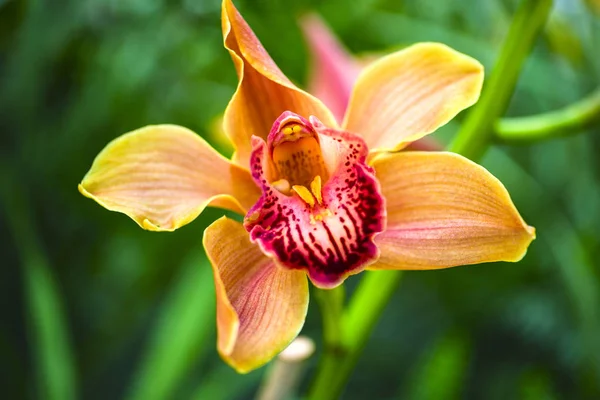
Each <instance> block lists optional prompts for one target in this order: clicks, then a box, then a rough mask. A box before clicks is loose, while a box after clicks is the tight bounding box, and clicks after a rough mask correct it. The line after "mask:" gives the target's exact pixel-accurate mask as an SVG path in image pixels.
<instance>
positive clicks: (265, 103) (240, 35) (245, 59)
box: [222, 0, 337, 168]
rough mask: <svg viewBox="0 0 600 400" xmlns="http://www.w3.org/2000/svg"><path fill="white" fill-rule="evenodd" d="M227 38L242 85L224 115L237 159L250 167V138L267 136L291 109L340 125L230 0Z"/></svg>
mask: <svg viewBox="0 0 600 400" xmlns="http://www.w3.org/2000/svg"><path fill="white" fill-rule="evenodd" d="M222 26H223V41H224V45H225V48H226V49H227V50H228V51H229V53H230V54H231V58H232V60H233V63H234V64H235V68H236V71H237V73H238V78H239V84H238V87H237V90H236V92H235V94H234V95H233V97H232V99H231V101H230V102H229V105H228V106H227V109H226V110H225V115H224V117H223V126H224V130H225V132H226V133H227V135H228V136H229V138H230V139H231V141H232V142H233V145H234V147H235V149H236V151H235V154H234V156H233V161H234V162H236V163H238V164H240V165H242V166H244V167H245V168H248V162H249V157H250V152H251V150H252V147H251V144H250V138H251V137H252V136H253V135H255V136H258V137H261V138H263V139H266V137H267V134H268V133H269V130H270V128H271V125H272V124H273V121H275V120H276V119H277V117H279V115H280V114H281V113H282V112H284V111H286V110H291V111H294V112H296V113H298V114H300V115H316V116H318V117H319V118H320V119H322V120H323V121H325V122H326V123H327V125H328V126H337V122H336V120H335V118H334V117H333V115H332V114H331V111H329V110H328V109H327V107H326V106H325V105H323V103H322V102H321V101H320V100H319V99H317V98H316V97H313V96H311V95H310V94H308V93H306V92H304V91H303V90H300V89H298V88H297V87H296V86H295V85H294V84H293V83H291V82H290V80H289V79H288V78H287V77H286V76H285V75H284V74H283V73H282V72H281V70H280V69H279V68H278V67H277V65H276V64H275V62H274V61H273V60H272V59H271V57H270V56H269V54H268V53H267V51H266V50H265V49H264V47H263V46H262V44H261V43H260V41H259V40H258V38H257V37H256V36H255V35H254V32H252V29H251V28H250V27H249V26H248V24H247V23H246V21H244V19H243V17H242V16H241V15H240V13H239V12H238V11H237V9H236V8H235V6H234V5H233V3H232V2H231V1H230V0H224V1H223V12H222Z"/></svg>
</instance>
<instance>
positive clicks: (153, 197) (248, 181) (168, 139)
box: [79, 125, 260, 231]
mask: <svg viewBox="0 0 600 400" xmlns="http://www.w3.org/2000/svg"><path fill="white" fill-rule="evenodd" d="M79 191H80V192H81V193H82V194H83V195H84V196H86V197H89V198H91V199H93V200H95V201H97V202H98V203H99V204H100V205H101V206H103V207H105V208H107V209H109V210H112V211H118V212H122V213H124V214H127V215H128V216H129V217H131V218H132V219H133V220H134V221H135V222H137V223H138V224H139V225H140V226H141V227H142V228H144V229H148V230H151V231H173V230H175V229H177V228H179V227H180V226H182V225H185V224H187V223H188V222H191V221H192V220H194V219H195V218H196V217H197V216H198V215H199V214H200V213H201V212H202V210H204V208H205V207H206V206H208V205H213V206H217V207H223V208H227V209H229V210H232V211H236V212H239V213H242V214H245V212H246V210H247V209H248V208H250V207H251V206H252V205H253V204H254V203H255V202H256V200H258V198H259V196H260V191H259V190H258V187H257V186H256V185H255V184H254V182H253V181H252V178H251V177H250V174H249V173H248V172H247V171H246V170H245V169H242V168H240V167H238V166H237V165H234V164H232V163H231V162H230V161H229V160H227V159H226V158H224V157H223V156H221V155H220V154H219V153H217V152H216V151H215V150H214V149H213V148H212V147H210V145H209V144H208V143H206V142H205V141H204V140H203V139H202V138H200V136H198V135H196V134H195V133H194V132H192V131H190V130H188V129H186V128H183V127H180V126H175V125H157V126H147V127H145V128H141V129H138V130H135V131H133V132H130V133H127V134H125V135H123V136H121V137H119V138H117V139H115V140H113V141H112V142H111V143H109V144H108V145H107V146H106V147H105V148H104V150H102V152H100V154H98V156H97V157H96V159H95V160H94V163H93V164H92V168H91V169H90V170H89V172H88V173H87V174H86V175H85V177H84V178H83V181H82V182H81V184H80V185H79Z"/></svg>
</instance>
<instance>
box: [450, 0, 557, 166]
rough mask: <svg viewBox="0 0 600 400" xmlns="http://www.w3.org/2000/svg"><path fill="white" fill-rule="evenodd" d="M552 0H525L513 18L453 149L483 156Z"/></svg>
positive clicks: (462, 152)
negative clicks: (491, 71) (489, 74)
mask: <svg viewBox="0 0 600 400" xmlns="http://www.w3.org/2000/svg"><path fill="white" fill-rule="evenodd" d="M551 8H552V0H523V1H522V2H521V4H520V6H519V8H518V10H517V12H516V14H515V16H514V18H513V20H512V23H511V26H510V29H509V31H508V36H507V37H506V40H505V42H504V45H503V46H502V49H501V51H500V55H499V57H498V61H497V62H496V65H495V66H494V69H493V74H492V75H491V76H490V77H489V79H488V80H487V82H486V84H485V86H484V88H483V93H482V95H481V98H480V99H479V102H478V103H477V104H476V105H475V106H474V107H473V109H472V110H471V112H470V113H469V115H468V116H467V118H466V119H465V121H464V123H463V125H462V127H461V129H460V131H459V132H458V134H457V136H456V138H455V139H454V141H453V142H452V144H451V145H450V151H453V152H455V153H459V154H462V155H464V156H465V157H468V158H470V159H472V160H474V159H478V158H480V157H481V156H482V155H483V154H484V153H485V150H486V149H487V146H488V145H489V143H490V142H491V140H492V137H493V133H494V124H495V123H496V121H497V120H498V119H499V118H500V117H501V116H502V114H503V113H504V111H505V110H506V108H507V106H508V103H509V101H510V98H511V96H512V93H513V90H514V87H515V85H516V83H517V80H518V78H519V73H520V71H521V68H522V66H523V63H524V61H525V59H526V58H527V56H528V54H529V52H530V51H531V48H532V46H533V43H534V41H535V39H536V37H537V36H538V34H539V33H540V32H541V30H542V28H543V27H544V24H545V22H546V19H547V18H548V14H549V13H550V9H551Z"/></svg>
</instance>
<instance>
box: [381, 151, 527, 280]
mask: <svg viewBox="0 0 600 400" xmlns="http://www.w3.org/2000/svg"><path fill="white" fill-rule="evenodd" d="M373 167H374V168H375V171H376V174H377V177H378V178H379V181H380V184H381V189H382V191H383V194H384V196H385V198H386V201H387V212H388V225H387V229H386V231H385V232H383V233H382V234H380V235H379V236H377V237H376V238H375V243H376V244H377V245H378V246H379V248H380V250H381V256H380V258H379V260H378V262H377V263H376V264H374V265H372V266H371V268H373V269H436V268H447V267H453V266H458V265H466V264H478V263H483V262H492V261H519V260H520V259H521V258H522V257H523V256H524V255H525V252H526V251H527V247H528V246H529V244H530V243H531V241H532V240H533V239H534V238H535V230H534V228H532V227H530V226H527V224H525V222H524V221H523V219H522V218H521V216H520V215H519V212H518V211H517V210H516V208H515V206H514V205H513V203H512V201H511V199H510V196H509V194H508V192H507V191H506V189H505V188H504V186H503V185H502V183H501V182H500V181H498V179H496V178H495V177H494V176H493V175H492V174H490V173H489V172H488V171H487V170H486V169H485V168H483V167H481V166H479V165H477V164H475V163H473V162H472V161H469V160H468V159H466V158H464V157H462V156H459V155H457V154H454V153H442V152H401V153H395V154H389V155H385V156H380V157H376V158H375V160H374V161H373Z"/></svg>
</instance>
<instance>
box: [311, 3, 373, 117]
mask: <svg viewBox="0 0 600 400" xmlns="http://www.w3.org/2000/svg"><path fill="white" fill-rule="evenodd" d="M300 26H301V27H302V32H303V33H304V36H305V38H306V41H307V43H308V46H309V50H310V53H311V55H312V72H311V75H310V80H309V84H308V88H309V91H310V92H311V93H312V94H314V95H315V96H317V97H318V98H319V99H321V100H322V101H323V102H324V103H325V105H327V107H329V109H330V110H331V111H332V112H333V114H334V115H335V117H336V118H337V119H338V120H339V121H341V120H342V119H343V118H344V113H345V112H346V107H347V106H348V101H349V100H350V94H351V93H352V87H353V86H354V82H356V79H357V78H358V75H359V74H360V71H361V69H362V66H361V65H360V64H359V62H358V61H357V60H355V59H354V57H352V55H351V54H350V53H348V51H347V50H346V49H345V48H344V46H343V45H342V44H341V43H340V42H339V40H338V39H337V38H336V37H335V35H334V34H333V33H332V32H331V31H330V30H329V28H328V27H327V25H325V23H324V22H323V20H322V19H321V18H320V17H319V16H318V15H316V14H311V15H307V16H305V17H304V18H302V20H301V21H300Z"/></svg>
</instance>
